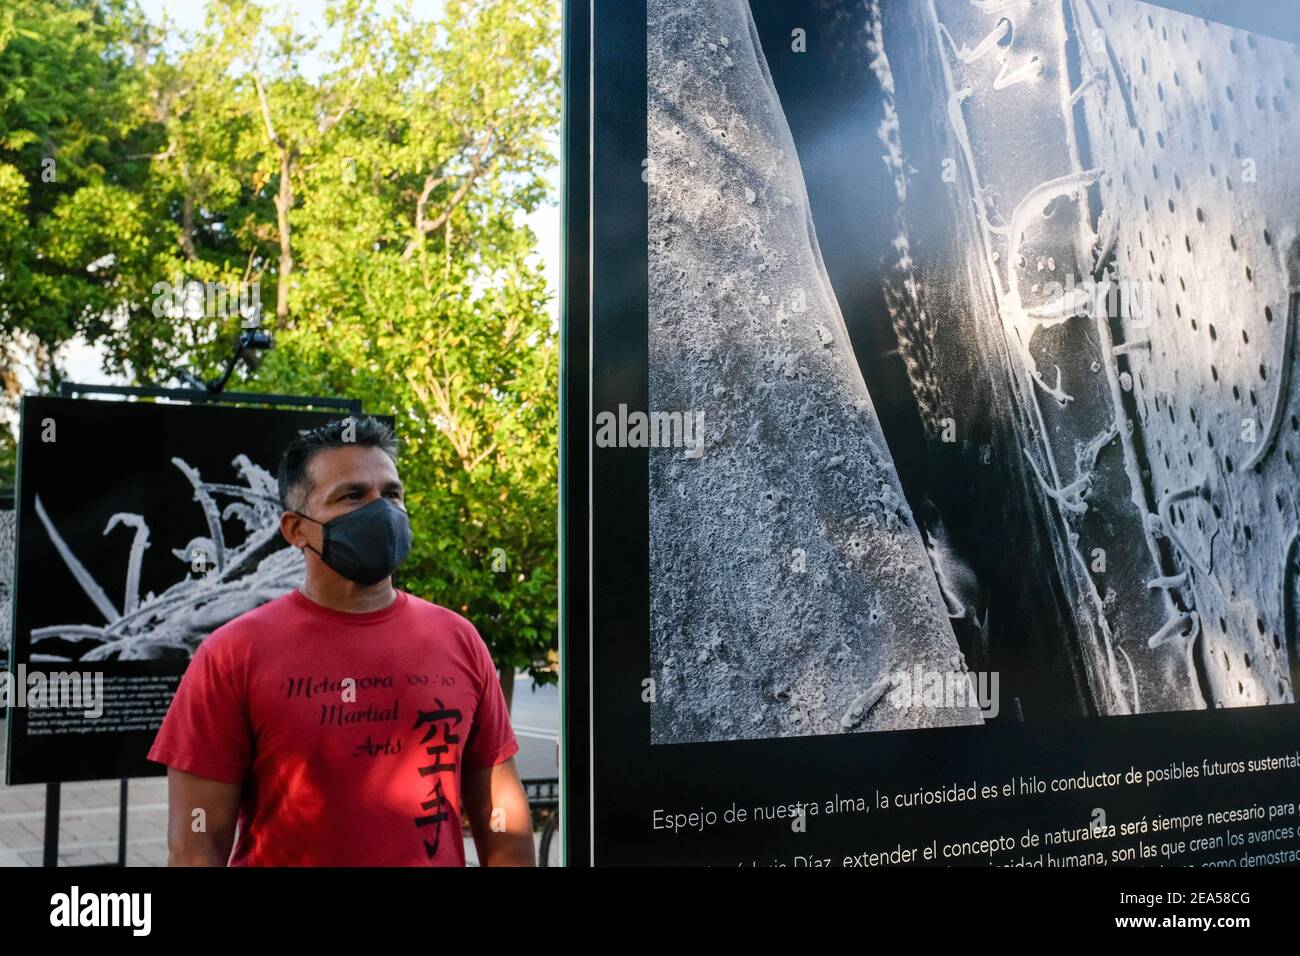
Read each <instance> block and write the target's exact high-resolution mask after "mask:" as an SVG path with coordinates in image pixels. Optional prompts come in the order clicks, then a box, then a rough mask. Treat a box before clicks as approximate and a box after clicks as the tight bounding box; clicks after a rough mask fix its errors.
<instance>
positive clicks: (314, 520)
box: [294, 511, 325, 561]
mask: <svg viewBox="0 0 1300 956" xmlns="http://www.w3.org/2000/svg"><path fill="white" fill-rule="evenodd" d="M294 514H296V515H297V516H298V517H299V518H306V519H307V520H308V521H311V522H314V523H316V524H318V525H320V526H321V527H322V528H323V527H325V522H323V521H316V519H315V518H313V517H312V516H311V515H305V514H303V513H302V512H301V511H295V512H294ZM321 543H322V544H324V543H325V542H324V540H322V541H321ZM303 547H304V548H307V549H308V550H309V551H311V553H312V554H314V555H316V557H318V558H320V559H321V560H322V561H324V560H325V555H323V554H321V553H320V552H319V551H317V550H316V549H315V548H313V547H312V546H311V542H310V541H306V542H303Z"/></svg>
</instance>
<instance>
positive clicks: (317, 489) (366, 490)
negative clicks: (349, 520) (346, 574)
mask: <svg viewBox="0 0 1300 956" xmlns="http://www.w3.org/2000/svg"><path fill="white" fill-rule="evenodd" d="M307 476H308V484H309V485H310V489H309V491H308V493H307V498H306V502H305V503H304V505H303V506H302V507H301V508H300V509H299V510H301V511H302V513H303V514H305V515H307V516H308V517H311V518H315V519H316V521H318V522H320V524H316V523H314V522H311V521H307V520H305V519H304V518H302V517H301V516H299V515H296V514H294V513H293V512H292V511H286V512H285V513H284V515H283V516H282V517H281V519H280V529H281V531H282V532H283V534H284V537H285V540H287V541H288V542H289V543H290V544H291V545H293V546H294V547H295V548H302V547H303V546H304V545H311V547H312V548H315V549H316V551H320V550H321V547H322V537H323V534H324V531H323V529H322V528H321V524H324V523H326V522H328V521H332V520H333V519H335V518H337V517H338V516H339V515H344V514H347V513H348V512H349V511H355V510H356V509H358V508H360V507H361V506H362V505H366V504H369V503H370V502H372V501H374V500H375V499H376V498H387V499H388V500H389V501H391V502H393V504H395V505H397V506H398V507H399V508H402V509H403V510H405V508H406V505H405V504H404V502H403V497H402V480H401V479H400V478H399V477H398V476H397V467H396V466H395V465H394V464H393V460H392V459H391V458H389V457H388V455H386V454H385V453H384V452H383V450H382V449H379V448H372V447H366V446H354V447H347V448H325V449H322V450H321V451H318V452H316V454H314V455H312V457H311V459H310V460H309V461H308V462H307ZM307 554H308V558H307V560H308V561H309V562H311V561H312V560H313V559H315V560H317V561H319V558H316V556H315V555H314V554H313V553H312V552H311V551H308V552H307ZM322 567H324V565H323V563H322ZM331 573H333V572H331Z"/></svg>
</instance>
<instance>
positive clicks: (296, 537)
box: [280, 511, 311, 550]
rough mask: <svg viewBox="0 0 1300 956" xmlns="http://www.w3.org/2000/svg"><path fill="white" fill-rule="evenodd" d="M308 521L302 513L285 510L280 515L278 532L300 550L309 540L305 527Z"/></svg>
mask: <svg viewBox="0 0 1300 956" xmlns="http://www.w3.org/2000/svg"><path fill="white" fill-rule="evenodd" d="M309 523H310V522H308V521H307V520H306V519H305V518H303V516H302V515H300V514H295V513H294V512H292V511H286V512H284V513H283V514H281V515H280V534H281V535H282V536H283V537H284V540H285V541H287V542H289V544H290V545H292V546H293V547H295V548H298V549H299V550H302V548H303V547H304V546H305V545H307V544H308V543H309V542H310V541H311V539H310V538H309V537H308V534H307V528H306V525H307V524H309Z"/></svg>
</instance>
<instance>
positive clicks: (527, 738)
mask: <svg viewBox="0 0 1300 956" xmlns="http://www.w3.org/2000/svg"><path fill="white" fill-rule="evenodd" d="M511 716H512V720H513V722H514V725H515V734H516V736H517V737H518V738H519V746H520V752H519V755H518V756H517V757H516V758H515V762H516V765H517V766H518V768H519V775H520V776H521V777H525V778H529V777H554V776H557V773H558V771H557V769H556V749H555V742H556V740H557V739H558V733H559V720H560V713H559V695H558V693H557V692H556V689H555V687H554V686H551V687H547V688H545V689H542V690H538V691H533V690H532V685H531V679H530V678H528V677H524V676H520V677H518V678H516V682H515V699H514V704H513V706H512V707H511ZM3 731H4V723H3V722H2V721H0V767H3V765H4V758H5V735H4V732H3ZM119 794H120V784H119V782H118V781H116V780H104V781H93V782H89V783H67V784H64V785H63V788H62V791H61V797H60V813H59V818H60V820H59V865H60V866H86V865H88V864H94V863H115V862H117V852H118V847H117V830H118V800H119ZM166 827H167V781H166V779H165V778H164V777H153V778H148V779H142V780H132V781H131V782H130V784H129V785H128V810H127V854H126V862H127V865H128V866H165V865H166V863H167V843H166ZM44 833H45V785H44V784H27V785H24V786H20V787H6V786H4V785H3V784H0V866H41V865H42V861H43V859H44V845H45V838H44ZM465 857H466V859H467V860H468V861H469V862H470V864H471V865H473V864H474V863H475V862H476V857H475V854H474V844H473V842H472V841H469V840H466V841H465Z"/></svg>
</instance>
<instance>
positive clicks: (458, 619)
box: [402, 591, 478, 638]
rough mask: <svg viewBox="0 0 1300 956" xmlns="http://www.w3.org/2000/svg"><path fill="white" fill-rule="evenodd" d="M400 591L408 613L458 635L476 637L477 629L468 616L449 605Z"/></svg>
mask: <svg viewBox="0 0 1300 956" xmlns="http://www.w3.org/2000/svg"><path fill="white" fill-rule="evenodd" d="M402 593H403V594H405V595H406V605H407V606H406V611H407V613H408V614H414V615H417V616H419V617H420V618H422V619H424V620H425V621H428V622H429V623H430V624H432V625H434V626H437V627H439V628H442V629H445V630H449V631H452V632H454V633H455V634H456V635H458V636H460V637H467V638H478V630H477V629H476V628H475V627H474V625H473V624H471V623H470V621H469V618H467V617H465V616H463V615H461V614H457V613H456V612H455V611H453V610H452V609H451V608H449V607H443V606H442V605H441V604H434V603H433V602H432V601H427V600H425V599H424V598H422V597H417V596H416V595H414V594H412V593H411V592H409V591H403V592H402Z"/></svg>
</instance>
